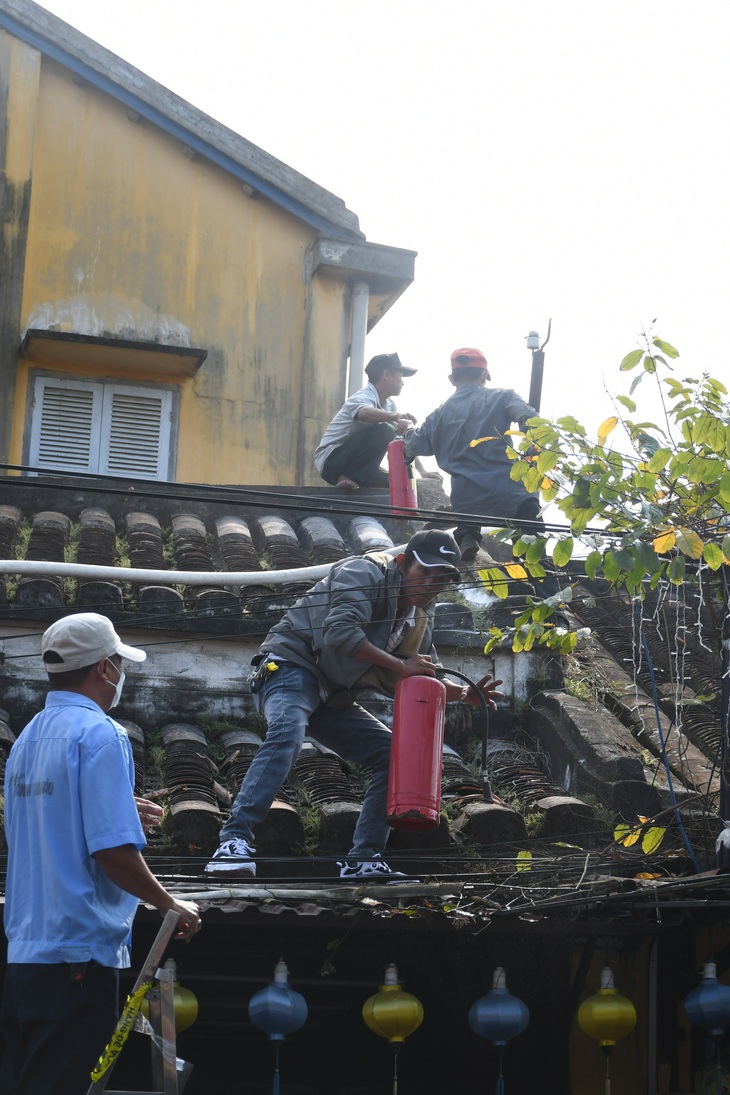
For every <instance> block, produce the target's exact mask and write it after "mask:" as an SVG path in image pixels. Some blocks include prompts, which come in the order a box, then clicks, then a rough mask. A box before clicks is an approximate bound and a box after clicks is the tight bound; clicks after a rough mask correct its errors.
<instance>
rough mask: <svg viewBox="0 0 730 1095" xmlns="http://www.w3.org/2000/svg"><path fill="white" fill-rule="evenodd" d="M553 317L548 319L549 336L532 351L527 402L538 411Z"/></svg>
mask: <svg viewBox="0 0 730 1095" xmlns="http://www.w3.org/2000/svg"><path fill="white" fill-rule="evenodd" d="M552 324H553V321H552V319H550V320H548V333H547V338H546V339H545V341H544V342H543V344H542V346H541V347H540V348H539V350H533V351H532V373H531V375H530V395H529V398H528V400H527V402H528V403H529V404H530V406H531V407H534V409H535V410H536V411H539V410H540V401H541V399H542V373H543V368H544V366H545V347H546V346H547V344H548V342H549V341H550V329H551V327H552Z"/></svg>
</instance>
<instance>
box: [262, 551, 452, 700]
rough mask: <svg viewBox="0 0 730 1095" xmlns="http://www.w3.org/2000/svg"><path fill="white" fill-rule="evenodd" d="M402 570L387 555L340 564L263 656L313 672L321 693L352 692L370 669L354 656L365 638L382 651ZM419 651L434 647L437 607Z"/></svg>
mask: <svg viewBox="0 0 730 1095" xmlns="http://www.w3.org/2000/svg"><path fill="white" fill-rule="evenodd" d="M399 591H400V572H399V571H398V567H397V565H396V561H395V559H393V558H390V557H389V556H387V555H380V554H372V555H363V556H362V557H360V558H354V559H344V560H343V561H342V562H341V563H336V564H335V565H334V566H333V567H332V570H331V571H330V573H329V574H328V575H327V577H326V578H323V579H322V581H320V582H317V584H316V585H315V586H313V587H312V589H310V590H309V592H308V593H305V594H304V595H303V596H302V597H300V598H299V600H298V601H297V602H296V604H294V605H292V607H291V608H290V609H289V610H288V612H286V614H285V615H284V616H283V618H282V619H281V620H280V621H279V623H278V624H276V625H275V626H274V627H272V629H271V631H270V632H269V634H268V635H267V636H266V639H265V640H264V642H263V643H262V645H261V653H262V654H271V655H272V657H273V658H274V660H276V659H277V658H278V659H281V661H284V662H289V663H290V664H291V665H298V666H301V667H302V668H303V669H309V670H311V672H312V673H314V674H315V675H316V676H317V678H318V680H319V682H320V684H321V685H322V691H323V695H325V696H331V695H332V694H333V693H334V692H337V691H339V690H340V689H348V688H352V687H353V685H355V684H356V683H357V681H358V679H359V678H360V677H362V675H363V674H364V673H366V672H367V671H368V669H369V668H370V666H369V664H368V663H367V662H362V661H358V660H357V658H354V657H353V654H354V652H355V651H356V650H357V648H358V647H359V646H360V645H361V644H362V643H363V642H364V641H365V640H366V639H367V640H368V641H369V642H371V643H372V644H373V645H374V646H377V647H379V649H380V650H384V649H385V646H386V643H387V642H388V639H389V637H390V633H391V631H392V629H393V622H394V620H395V618H396V615H397V608H398V594H399ZM427 612H428V615H429V621H428V624H427V626H426V631H425V634H424V637H423V642H422V643H421V653H423V654H427V653H429V651H430V649H431V638H432V635H433V614H434V612H435V605H431V606H430V607H429V609H428V610H427Z"/></svg>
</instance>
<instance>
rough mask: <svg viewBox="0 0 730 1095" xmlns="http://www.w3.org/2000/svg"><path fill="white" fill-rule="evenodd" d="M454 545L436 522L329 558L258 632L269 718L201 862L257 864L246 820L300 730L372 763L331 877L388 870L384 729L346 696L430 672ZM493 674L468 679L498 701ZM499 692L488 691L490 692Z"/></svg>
mask: <svg viewBox="0 0 730 1095" xmlns="http://www.w3.org/2000/svg"><path fill="white" fill-rule="evenodd" d="M459 561H460V555H459V549H458V547H457V546H456V541H455V540H454V538H453V536H451V535H450V534H449V533H447V532H440V531H438V530H436V529H431V530H430V531H424V532H417V533H416V534H415V536H412V537H411V539H410V540H409V541H408V543H407V544H406V547H405V551H404V552H402V553H400V554H398V555H397V556H396V557H395V558H393V557H392V556H390V555H388V554H385V553H384V554H374V553H373V554H369V555H363V556H361V557H356V558H351V559H344V560H342V562H339V563H335V565H334V566H333V567H332V569H331V570H330V572H329V574H328V575H327V577H326V578H323V579H322V581H321V582H318V583H317V584H316V585H315V586H313V587H312V589H310V590H309V591H308V592H307V593H305V594H304V595H303V596H302V597H300V598H299V600H298V601H297V602H296V604H295V605H293V606H292V607H291V608H290V609H289V610H288V611H287V612H286V613H285V615H284V616H283V618H282V619H281V620H280V621H279V623H278V624H276V625H275V627H273V628H272V629H271V631H270V632H269V634H268V635H267V637H266V638H265V639H264V642H263V644H262V646H261V650H260V653H259V655H258V657H257V658H255V659H254V662H255V664H257V666H258V669H257V671H256V673H255V674H254V677H253V679H252V681H251V691H252V692H253V695H254V703H255V705H256V707H257V708H258V710H259V712H260V713H261V714H262V715H263V716H264V717H265V719H266V723H267V731H266V739H265V740H264V742H263V744H262V745H261V747H260V749H259V751H258V752H257V754H256V756H255V757H254V759H253V761H252V762H251V766H250V768H249V769H248V772H247V773H246V777H245V779H244V781H243V784H242V785H241V789H240V791H239V792H238V795H237V796H236V800H235V802H234V803H233V808H232V811H231V817H230V820H229V821H227V822H226V824H225V825H224V827H223V829H222V830H221V834H220V841H221V843H220V847H219V848H218V850H217V851H216V853H215V855H214V856H213V858H212V859H211V861H210V862H209V863H208V865H207V867H206V872H207V873H208V874H212V875H218V876H222V877H223V878H230V877H232V876H234V875H236V874H239V875H240V874H244V875H254V874H255V873H256V863H255V860H254V855H255V848H254V846H253V841H254V829H255V827H256V825H257V824H258V822H260V821H263V819H264V818H265V817H266V815H267V813H268V812H269V808H270V806H271V803H272V802H273V800H274V797H275V795H276V793H277V791H278V790H279V788H280V787H281V785H282V783H283V782H284V780H285V779H286V777H287V774H288V772H289V769H290V768H291V766H292V764H293V763H294V761H295V760H296V759H297V756H298V755H299V751H300V749H301V747H302V742H303V741H304V737H305V735H308V736H309V737H310V738H313V739H314V740H315V741H317V742H320V743H321V744H322V745H324V746H325V747H326V748H328V749H332V750H333V751H334V752H335V753H337V754H338V756H340V757H342V758H343V760H348V761H352V762H353V763H355V764H362V765H363V766H364V767H366V768H368V769H369V770H370V773H371V776H370V783H369V785H368V789H367V793H366V795H365V799H364V801H363V804H362V810H361V812H360V818H359V820H358V823H357V826H356V827H355V833H354V836H353V844H352V848H351V849H350V852H349V853H348V857H347V859H346V860H345V862H344V863H341V864H340V878H342V879H349V880H354V881H357V882H362V881H383V880H384V881H386V882H387V881H388V880H389V879H393V878H397V875H396V874H395V872H393V871H391V869H390V867H389V866H388V864H387V863H386V862H385V861H384V860H383V857H382V853H383V850H384V848H385V843H386V840H387V838H388V833H389V829H388V822H387V819H386V797H387V789H388V765H389V761H390V741H391V733H390V731H389V730H388V728H387V727H386V726H384V725H383V723H382V722H380V721H379V720H378V719H376V718H375V716H374V715H371V714H370V712H369V711H366V710H365V708H363V707H361V706H360V704H358V703H356V702H355V697H356V691H357V689H360V688H375V689H376V690H377V691H380V692H386V693H390V694H392V693H393V691H394V689H395V686H396V684H397V683H398V681H399V680H401V679H402V678H403V677H412V676H418V675H421V676H427V677H435V676H436V666H435V665H434V662H433V660H432V654H433V649H432V645H431V636H432V633H433V617H434V612H435V607H436V599H437V597H438V595H439V594H440V593H442V592H443V591H444V590H445V589H446V588H447V587H448V585H449V584H450V583H451V582H453V581H458V579H459V577H460V575H459V570H458V563H459ZM501 683H502V682H501V681H493V680H492V678H491V676H490V674H487V675H486V676H485V677H484V678H483V680H481V681H479V683H478V685H477V688H478V689H479V690H480V692H481V693H482V694H483V695H484V696H485V697H486V699H487V702H488V703H490V704H491V705H492V706H495V704H494V699H493V695H495V693H494V688H495V687H496V686H497V685H499V684H501ZM444 684H445V685H446V698H447V700H462V701H463V702H466V703H474V704H476V703H478V702H480V701H479V698H478V697H477V696H476V695H475V694H474V691H473V689H471V688H464V687H462V686H461V685H459V684H454V683H453V681H448V680H447V681H444ZM499 694H500V693H496V695H499Z"/></svg>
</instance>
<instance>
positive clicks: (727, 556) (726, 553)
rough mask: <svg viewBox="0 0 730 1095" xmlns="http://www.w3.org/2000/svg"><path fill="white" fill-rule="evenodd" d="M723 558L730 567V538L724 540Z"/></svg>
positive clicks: (725, 537) (724, 537)
mask: <svg viewBox="0 0 730 1095" xmlns="http://www.w3.org/2000/svg"><path fill="white" fill-rule="evenodd" d="M721 547H722V557H723V559H724V561H725V562H726V563H727V564H728V565H730V536H723V538H722V544H721Z"/></svg>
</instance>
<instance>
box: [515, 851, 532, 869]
mask: <svg viewBox="0 0 730 1095" xmlns="http://www.w3.org/2000/svg"><path fill="white" fill-rule="evenodd" d="M531 866H532V852H531V851H529V850H528V849H525V850H524V851H521V852H518V853H517V870H518V871H529V869H530V867H531Z"/></svg>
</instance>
